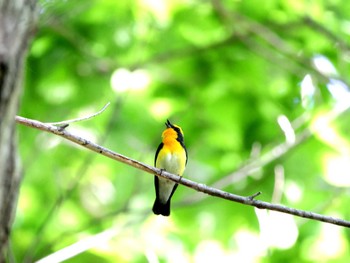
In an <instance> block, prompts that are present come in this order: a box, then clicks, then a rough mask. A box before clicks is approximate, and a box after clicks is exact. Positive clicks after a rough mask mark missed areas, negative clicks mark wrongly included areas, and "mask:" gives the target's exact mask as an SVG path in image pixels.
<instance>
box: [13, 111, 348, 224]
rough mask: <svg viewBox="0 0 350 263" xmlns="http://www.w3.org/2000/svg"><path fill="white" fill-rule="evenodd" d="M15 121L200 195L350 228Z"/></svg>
mask: <svg viewBox="0 0 350 263" xmlns="http://www.w3.org/2000/svg"><path fill="white" fill-rule="evenodd" d="M16 122H17V123H19V124H22V125H25V126H28V127H32V128H35V129H39V130H42V131H46V132H50V133H53V134H56V135H59V136H61V137H63V138H65V139H67V140H70V141H72V142H74V143H77V144H79V145H81V146H83V147H85V148H88V149H90V150H92V151H94V152H97V153H100V154H102V155H104V156H106V157H109V158H111V159H113V160H116V161H119V162H122V163H125V164H127V165H130V166H132V167H135V168H137V169H140V170H142V171H145V172H147V173H150V174H155V175H157V176H160V177H163V178H166V179H169V180H171V181H174V182H177V183H179V184H182V185H185V186H187V187H189V188H192V189H195V190H197V191H199V192H202V193H205V194H208V195H211V196H216V197H219V198H223V199H226V200H230V201H234V202H237V203H241V204H245V205H249V206H254V207H257V208H260V209H269V210H274V211H278V212H281V213H287V214H291V215H295V216H299V217H304V218H309V219H313V220H317V221H321V222H326V223H330V224H334V225H339V226H344V227H348V228H350V222H349V221H345V220H343V219H338V218H334V217H330V216H325V215H321V214H316V213H313V212H309V211H304V210H299V209H295V208H290V207H286V206H283V205H278V204H271V203H268V202H264V201H259V200H255V199H254V198H252V196H248V197H244V196H239V195H235V194H231V193H228V192H225V191H222V190H219V189H216V188H213V187H209V186H207V185H204V184H200V183H197V182H194V181H191V180H188V179H186V178H181V177H179V176H178V175H174V174H171V173H168V172H166V171H162V170H161V169H158V168H155V167H153V166H150V165H147V164H144V163H141V162H139V161H136V160H133V159H131V158H128V157H126V156H124V155H121V154H119V153H116V152H113V151H111V150H109V149H107V148H104V147H102V146H100V145H98V144H95V143H93V142H90V141H89V140H86V139H84V138H82V137H80V136H77V135H74V134H72V133H70V132H68V131H67V130H60V129H59V128H58V127H55V126H52V125H49V124H45V123H42V122H39V121H36V120H31V119H27V118H23V117H20V116H16ZM253 196H254V195H253ZM254 197H255V196H254Z"/></svg>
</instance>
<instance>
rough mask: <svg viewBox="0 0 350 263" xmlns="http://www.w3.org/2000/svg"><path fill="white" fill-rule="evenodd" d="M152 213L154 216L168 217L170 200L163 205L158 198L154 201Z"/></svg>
mask: <svg viewBox="0 0 350 263" xmlns="http://www.w3.org/2000/svg"><path fill="white" fill-rule="evenodd" d="M152 211H153V213H155V214H156V215H163V216H169V215H170V198H169V200H168V202H166V203H165V204H163V203H161V202H160V200H159V199H158V198H156V201H154V205H153V208H152Z"/></svg>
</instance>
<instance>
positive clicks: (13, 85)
mask: <svg viewBox="0 0 350 263" xmlns="http://www.w3.org/2000/svg"><path fill="white" fill-rule="evenodd" d="M36 2H37V1H36V0H0V262H5V261H6V258H5V257H6V256H5V255H6V247H7V243H8V239H9V235H10V231H11V224H12V221H13V218H14V214H15V210H16V203H17V195H18V188H19V184H20V181H21V174H20V166H19V161H18V156H17V151H16V129H15V115H16V113H17V110H18V105H19V98H20V93H21V89H22V75H23V61H24V58H25V54H26V50H27V46H28V43H29V40H30V38H31V36H32V35H33V32H34V25H35V22H36V17H37V8H36V7H37V3H36Z"/></svg>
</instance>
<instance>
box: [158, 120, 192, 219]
mask: <svg viewBox="0 0 350 263" xmlns="http://www.w3.org/2000/svg"><path fill="white" fill-rule="evenodd" d="M165 126H166V129H165V130H164V131H163V133H162V142H161V143H160V145H159V146H158V149H157V152H156V157H155V160H154V163H155V164H154V165H155V166H156V167H157V168H159V169H164V170H165V171H167V172H169V173H172V174H177V175H179V176H182V174H183V172H184V170H185V166H186V164H187V150H186V147H185V144H184V134H183V132H182V129H181V128H180V127H179V126H177V125H174V124H171V123H170V121H169V120H167V122H166V123H165ZM177 185H178V184H177V183H175V182H173V181H170V180H168V179H165V178H161V177H158V176H155V177H154V186H155V189H156V200H155V202H154V205H153V209H152V210H153V213H155V214H156V215H163V216H169V215H170V200H171V197H172V196H173V194H174V192H175V190H176V188H177Z"/></svg>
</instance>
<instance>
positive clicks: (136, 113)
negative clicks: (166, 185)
mask: <svg viewBox="0 0 350 263" xmlns="http://www.w3.org/2000/svg"><path fill="white" fill-rule="evenodd" d="M347 5H349V3H348V4H347V3H345V2H344V1H331V3H325V1H311V2H309V1H289V0H288V1H287V0H286V1H277V0H269V1H254V0H250V1H216V0H213V1H175V0H172V1H114V0H104V1H93V0H91V1H87V2H84V1H49V0H46V1H42V10H41V17H40V24H39V27H38V32H37V34H36V37H35V39H34V41H33V44H32V46H31V49H30V52H29V55H28V59H27V63H26V76H25V77H26V78H25V90H24V95H23V101H22V105H21V111H20V113H19V114H20V115H22V116H24V117H29V118H33V119H37V120H40V121H43V122H55V121H62V120H67V119H73V118H77V117H81V116H86V115H89V114H90V113H94V112H97V111H98V110H99V109H100V108H102V107H103V105H105V104H106V103H107V102H111V106H110V107H109V108H108V109H107V110H106V111H105V112H104V113H103V114H101V115H99V116H97V117H95V118H93V119H91V120H88V121H85V122H80V123H74V124H71V125H70V126H69V127H68V128H67V129H68V130H69V131H71V132H74V133H76V134H79V135H80V136H82V137H85V138H87V139H90V140H92V141H94V142H96V143H99V144H101V145H103V146H105V147H107V148H109V149H111V150H114V151H116V152H119V153H121V154H124V155H126V156H129V157H131V158H134V159H137V160H139V161H141V162H145V163H148V164H153V158H154V153H155V150H156V148H157V146H158V144H159V142H160V134H161V132H162V130H163V129H164V125H163V123H164V122H165V120H166V119H167V118H169V119H170V120H171V121H172V122H174V123H177V124H179V125H181V127H182V128H183V130H184V132H185V141H186V145H187V147H188V152H189V162H188V167H187V169H186V171H185V176H186V177H188V178H190V179H192V180H194V181H197V182H200V183H205V184H208V185H216V186H218V187H219V188H221V189H225V190H227V191H229V192H233V193H236V194H240V195H244V196H249V195H252V194H254V193H256V192H258V191H262V192H263V194H262V195H261V196H259V197H258V198H259V199H261V200H265V201H269V202H270V201H271V200H272V201H273V202H278V203H282V204H284V205H287V206H291V207H295V208H300V209H304V210H309V211H314V212H318V213H321V214H326V215H332V216H336V217H339V218H343V219H347V220H350V213H349V209H348V202H347V199H348V197H349V192H348V191H346V187H348V186H349V185H350V179H349V178H348V177H349V175H348V172H347V171H349V163H350V151H349V149H350V148H349V147H350V141H349V138H348V134H349V126H348V123H349V116H350V115H349V113H348V111H347V110H346V109H347V108H348V107H349V104H348V102H347V101H350V100H349V99H348V100H347V101H346V99H347V98H349V90H348V89H347V87H346V89H345V90H344V89H342V88H341V87H340V86H339V85H338V86H337V85H336V86H335V91H334V90H333V91H332V92H330V90H331V89H330V87H329V85H328V84H329V83H330V80H329V78H330V77H331V78H337V79H341V80H342V81H343V83H347V82H348V81H349V79H348V77H347V76H348V72H349V70H350V68H349V63H348V53H349V46H348V45H347V44H346V43H347V42H349V28H348V27H349V25H348V24H349V22H348V16H349V11H348V10H350V9H349V8H350V7H349V8H346V6H347ZM317 56H318V58H319V59H322V58H323V60H322V61H321V60H317V61H318V62H320V61H321V62H323V64H322V65H323V66H318V67H317V66H313V63H314V64H316V65H317V63H316V62H317V61H316V58H317ZM325 62H328V66H325ZM330 65H333V67H334V68H335V70H333V71H334V72H330V70H329V68H330V67H331V66H330ZM326 71H327V72H326ZM331 71H332V70H331ZM320 72H321V73H323V75H321V74H320ZM306 76H309V77H310V79H311V81H312V83H311V81H310V82H309V84H307V80H308V78H307V77H306ZM310 83H311V84H310ZM338 84H339V83H338ZM327 85H328V86H327ZM336 92H338V93H340V94H341V95H340V96H338V97H337V96H336ZM341 109H345V110H343V111H344V112H342V110H341ZM281 116H285V118H284V120H287V122H286V121H285V122H283V123H282V120H283V118H281ZM278 120H280V121H281V122H278ZM288 120H289V121H290V123H291V125H292V127H293V129H291V128H290V126H288ZM279 123H280V124H279ZM281 123H282V124H281ZM288 127H289V130H288ZM282 128H283V129H287V130H283V129H282ZM18 130H19V148H20V153H21V159H22V164H23V172H24V178H23V181H22V185H21V191H20V196H19V202H18V211H17V216H16V219H15V222H14V226H13V231H12V235H11V243H12V246H11V247H12V251H11V252H12V253H13V256H14V258H15V259H16V260H17V261H18V262H24V261H25V262H32V261H35V260H39V259H41V258H44V257H46V256H48V255H50V254H53V253H54V252H56V251H61V252H62V250H61V249H64V248H67V247H69V246H71V245H73V247H72V250H71V251H74V252H76V253H78V252H79V251H81V253H80V254H78V255H76V256H74V254H68V256H67V259H69V260H68V261H67V262H145V261H150V262H158V261H159V262H208V261H210V262H212V261H213V260H212V259H213V258H215V260H216V261H218V262H234V261H236V262H282V261H286V262H312V261H314V262H319V261H327V262H347V260H348V254H347V253H348V252H347V251H349V241H350V239H349V235H348V234H346V231H345V229H342V228H340V227H335V226H331V225H327V224H323V223H320V222H316V221H308V220H305V219H300V218H295V217H293V218H292V217H288V216H286V217H280V215H279V214H278V215H276V213H272V212H267V213H265V211H257V210H254V209H253V208H252V207H247V206H243V205H241V204H236V203H231V202H228V201H225V200H222V199H217V198H213V197H209V196H204V195H202V194H198V193H196V192H194V191H193V190H190V189H187V188H185V187H181V186H180V187H179V188H178V191H177V192H176V194H175V196H174V199H173V207H172V214H171V216H170V217H169V218H161V217H156V216H155V215H153V214H152V213H151V207H152V204H153V201H154V197H155V194H154V189H153V177H152V176H150V175H149V174H145V173H142V172H140V171H138V170H135V169H133V168H131V167H128V166H126V165H123V164H120V163H116V162H113V161H111V160H109V159H107V158H104V157H102V156H98V155H97V154H94V153H92V152H89V151H87V150H85V149H83V148H80V147H77V146H75V145H73V144H71V143H67V142H66V141H64V140H63V139H61V138H58V137H55V136H53V135H51V134H44V133H42V132H39V131H37V130H33V129H30V128H27V127H21V126H18ZM307 130H309V131H311V133H312V134H311V135H310V136H306V137H305V138H304V139H302V140H300V141H299V139H300V138H301V136H302V134H304V133H305V131H307ZM293 132H294V134H295V136H296V139H297V140H296V143H295V144H293V143H294V142H293ZM288 143H290V144H292V145H293V147H291V148H288V147H289V146H290V145H289V144H288ZM278 145H282V149H286V151H285V153H284V152H280V151H276V150H275V149H276V148H275V147H276V146H278ZM287 148H288V149H287ZM250 162H252V163H253V164H255V166H254V167H253V168H251V169H242V167H243V168H244V165H245V164H247V163H250ZM239 169H242V170H241V171H242V172H241V173H240V174H239V175H237V174H236V175H234V176H231V174H232V173H233V172H235V171H237V170H239ZM229 176H231V177H229ZM221 180H224V181H221ZM220 181H221V183H220ZM218 182H219V183H218ZM260 212H262V213H260ZM106 231H107V232H106ZM108 231H109V232H108ZM110 232H111V233H112V234H109V233H110ZM78 245H80V246H79V247H78ZM80 249H81V250H80Z"/></svg>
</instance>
